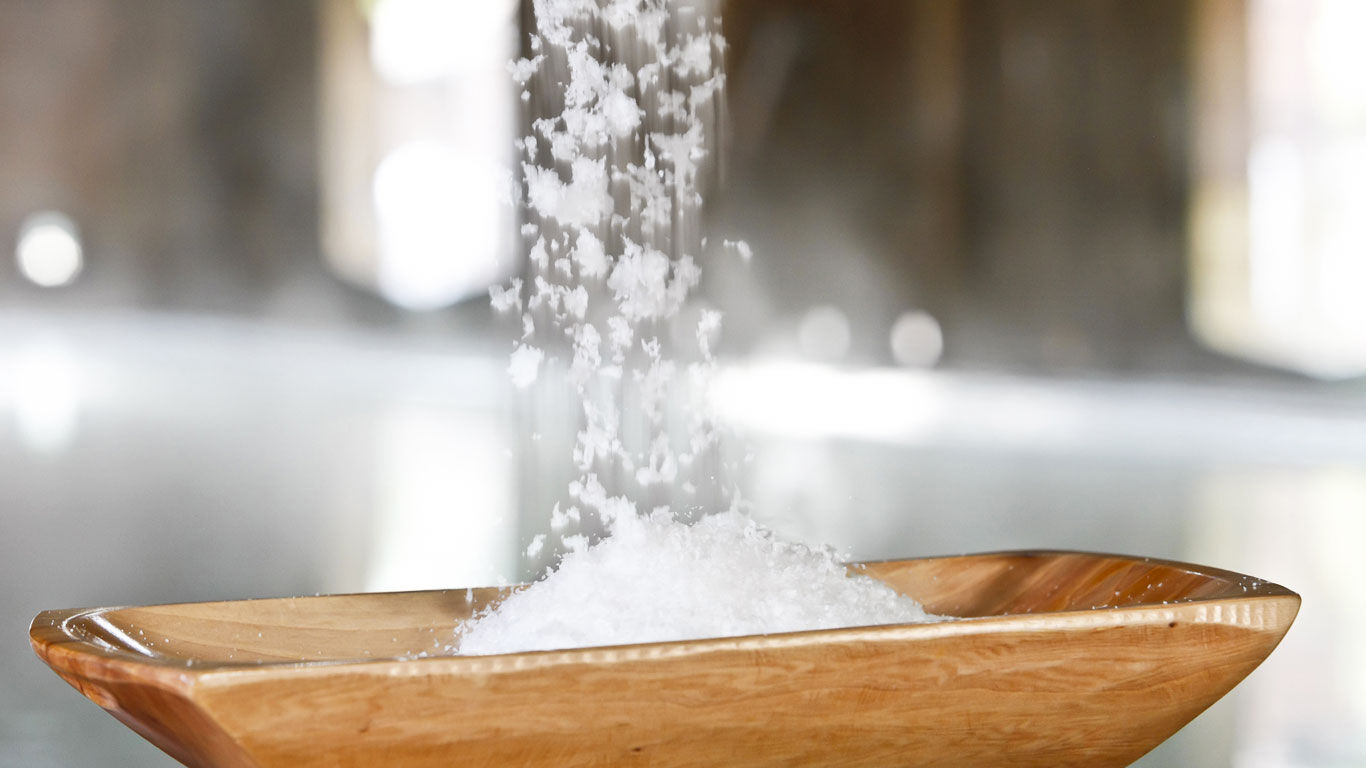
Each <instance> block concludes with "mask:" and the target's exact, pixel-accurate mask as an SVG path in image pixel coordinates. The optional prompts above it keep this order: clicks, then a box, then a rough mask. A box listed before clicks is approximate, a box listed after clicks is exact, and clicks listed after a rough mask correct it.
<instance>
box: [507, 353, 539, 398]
mask: <svg viewBox="0 0 1366 768" xmlns="http://www.w3.org/2000/svg"><path fill="white" fill-rule="evenodd" d="M543 356H544V353H542V352H541V350H539V349H537V348H535V347H532V346H528V345H526V344H519V345H518V346H517V348H516V349H514V350H513V351H512V361H511V362H510V363H509V364H508V376H509V377H511V378H512V384H513V386H515V387H517V388H518V389H526V388H527V387H529V386H531V384H532V382H534V381H536V376H537V374H538V373H539V372H540V368H541V358H542V357H543Z"/></svg>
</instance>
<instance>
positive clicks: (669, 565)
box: [457, 0, 927, 654]
mask: <svg viewBox="0 0 1366 768" xmlns="http://www.w3.org/2000/svg"><path fill="white" fill-rule="evenodd" d="M533 10H534V16H535V23H536V29H535V33H534V34H533V35H532V36H531V38H530V41H531V42H530V44H531V56H530V57H529V58H525V59H521V60H519V61H516V62H514V63H513V64H512V67H511V69H512V75H513V78H514V79H515V80H516V81H517V82H518V83H519V84H520V85H521V87H522V88H523V89H524V90H523V92H522V100H523V102H524V104H525V107H526V110H527V111H528V113H529V115H530V125H531V128H532V130H531V131H530V133H529V134H528V135H526V136H524V137H523V138H522V139H521V140H520V141H519V142H518V148H519V151H520V152H521V153H522V159H523V162H522V166H521V171H522V173H521V176H522V185H521V189H520V192H521V201H520V202H521V204H522V208H523V212H524V219H525V223H524V224H523V227H522V235H523V237H524V238H525V239H526V242H527V248H528V253H529V260H528V261H529V264H528V272H527V273H526V274H524V276H523V277H521V278H516V279H514V280H512V281H511V283H510V284H509V285H507V286H503V287H496V288H494V289H493V290H492V291H491V297H492V303H493V306H494V308H495V309H497V310H499V311H502V312H508V313H514V314H516V315H518V316H519V317H520V320H521V338H520V339H519V341H518V342H517V343H516V346H515V347H514V349H513V351H512V354H511V361H510V365H509V368H508V372H509V375H510V377H511V379H512V382H513V384H514V385H516V386H517V387H520V388H526V387H530V386H533V385H535V384H536V383H537V382H538V380H540V379H542V378H543V377H544V372H545V371H546V369H548V368H551V367H558V368H562V369H563V370H564V371H565V378H566V379H567V381H568V382H569V384H570V385H571V386H572V387H573V388H574V391H575V393H576V395H577V400H578V402H579V404H580V409H581V413H580V418H581V425H582V426H581V429H580V430H579V432H578V436H577V439H576V441H575V444H574V447H573V461H574V466H575V470H576V472H577V477H576V478H575V479H574V480H573V481H572V482H571V483H570V485H569V488H568V497H567V499H568V502H567V503H566V504H564V505H558V504H557V505H556V506H555V508H554V509H553V510H552V511H551V527H552V530H553V531H554V532H555V533H556V534H557V536H558V540H557V541H555V542H550V543H549V544H550V546H554V547H555V548H556V550H557V552H559V553H561V554H562V555H563V559H562V560H561V561H560V563H559V565H558V567H557V568H555V569H554V570H553V571H552V572H551V573H549V574H548V575H547V577H546V578H544V579H542V580H541V581H538V582H536V583H535V584H533V585H532V586H531V587H529V588H527V589H525V590H522V591H520V592H518V593H516V594H514V595H512V596H511V597H509V598H507V599H506V600H504V601H503V602H502V603H501V605H500V606H499V607H498V608H497V609H496V610H494V611H493V612H490V613H486V614H484V615H481V616H478V617H476V618H475V619H474V620H472V621H471V622H468V623H466V624H464V625H463V626H461V627H460V629H459V631H458V639H457V644H458V649H459V651H460V652H461V653H471V654H488V653H509V652H515V651H522V650H535V649H549V648H565V647H582V646H593V645H608V644H616V643H624V642H646V641H650V640H670V639H689V638H698V637H716V636H726V635H739V634H752V633H763V632H778V631H791V630H798V629H814V628H827V627H836V626H856V625H868V624H880V623H894V622H907V621H924V620H927V616H926V614H925V613H924V611H923V610H922V609H921V608H920V606H919V605H918V604H917V603H915V602H914V601H913V600H910V599H909V598H905V597H902V596H900V595H897V594H896V593H895V592H894V591H892V590H891V589H889V588H888V587H886V586H885V585H883V584H881V583H880V582H877V581H875V580H873V579H869V578H867V577H863V576H849V575H847V573H846V571H845V568H844V566H842V565H840V564H839V563H838V561H837V560H836V558H835V557H834V555H833V553H832V552H830V551H829V550H826V549H812V548H808V547H805V546H803V545H800V544H790V543H785V542H782V541H780V540H778V539H777V538H775V537H774V536H773V535H772V534H771V533H770V532H768V531H766V530H764V529H762V528H760V527H759V526H758V525H757V524H755V523H754V522H753V521H751V520H749V519H748V518H747V517H746V516H745V515H744V514H743V512H742V511H741V509H740V508H741V506H742V504H741V502H740V499H739V494H738V492H737V491H735V490H733V488H734V486H727V485H725V481H726V478H725V477H724V475H725V472H724V471H723V470H724V467H722V465H721V462H720V459H719V457H718V453H719V452H718V432H717V429H716V426H715V425H714V423H713V422H712V420H711V417H710V413H709V410H708V409H707V408H706V407H705V399H706V394H707V392H706V388H707V383H708V381H709V380H710V376H711V373H712V371H713V369H714V367H715V361H714V357H713V350H712V347H713V344H714V343H715V341H716V338H717V336H718V334H719V333H720V329H721V315H720V314H719V313H718V312H716V311H713V310H710V309H706V308H694V307H692V306H691V305H690V302H689V300H690V297H691V294H692V292H693V290H694V289H695V288H696V287H697V286H698V284H699V282H700V280H701V277H702V269H701V265H700V260H701V258H702V254H703V251H704V249H705V247H706V240H705V239H704V238H703V236H702V226H701V218H702V202H703V195H702V191H703V190H704V189H706V188H708V186H710V185H712V184H714V183H715V179H716V174H717V170H718V168H719V162H718V155H719V151H720V147H719V140H720V137H721V134H722V123H723V110H722V107H723V90H724V85H725V75H724V73H723V69H722V67H721V61H722V57H723V55H724V52H725V42H724V40H723V38H722V37H721V35H720V20H719V18H718V16H717V12H716V11H717V9H716V6H715V4H714V0H692V1H691V2H667V1H666V0H535V2H534V4H533ZM721 246H722V247H721V248H719V249H713V251H712V252H713V253H719V255H721V256H722V257H725V256H728V255H729V256H734V257H738V258H743V259H746V260H747V259H748V258H749V257H750V249H749V246H748V245H746V244H745V243H743V242H733V241H726V242H724V243H722V244H721ZM688 310H693V311H688ZM683 316H687V317H688V318H689V322H690V323H691V327H689V328H684V329H680V328H679V327H678V323H679V319H680V318H681V317H683ZM680 330H681V331H682V332H680ZM716 499H719V500H721V501H722V502H723V503H722V504H720V505H718V506H717V507H714V508H707V507H708V504H707V500H716ZM708 513H710V514H708ZM546 545H547V541H546V540H545V538H544V537H543V536H541V537H537V538H536V539H535V540H533V542H532V544H531V547H530V548H529V550H528V554H529V555H532V556H535V555H536V554H537V553H538V552H539V551H540V550H541V548H542V547H544V546H546Z"/></svg>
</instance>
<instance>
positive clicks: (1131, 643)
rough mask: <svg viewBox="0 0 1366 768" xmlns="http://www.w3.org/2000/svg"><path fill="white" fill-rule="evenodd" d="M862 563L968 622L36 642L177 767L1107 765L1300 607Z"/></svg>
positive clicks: (1021, 567)
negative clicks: (484, 645) (471, 651)
mask: <svg viewBox="0 0 1366 768" xmlns="http://www.w3.org/2000/svg"><path fill="white" fill-rule="evenodd" d="M862 567H864V568H865V569H866V572H867V573H868V574H869V575H872V576H874V577H876V578H878V579H881V580H883V581H885V582H887V583H888V584H890V585H892V586H893V587H894V588H895V589H897V590H899V591H901V592H903V593H905V594H907V595H910V596H912V597H914V598H916V599H918V600H920V601H921V602H923V603H924V604H925V606H926V608H927V609H928V610H930V611H932V612H935V613H940V614H948V615H952V616H959V617H964V619H963V620H961V621H949V622H943V623H937V624H920V625H889V626H879V627H864V628H854V629H838V630H822V631H814V632H796V633H790V634H780V635H766V636H751V637H739V638H728V639H714V640H700V641H687V642H670V643H653V644H648V645H633V646H617V647H611V648H596V649H580V650H567V651H550V652H539V653H518V654H510V655H505V656H485V657H473V656H471V657H459V656H451V655H449V653H447V652H444V651H442V650H440V649H441V648H443V647H444V646H445V645H446V644H447V643H448V642H450V641H451V639H452V629H453V626H454V624H455V622H456V620H458V619H462V618H465V617H467V616H469V615H470V614H471V612H472V611H475V610H478V609H479V608H481V607H483V606H484V605H486V604H488V603H490V602H492V601H496V600H497V599H499V597H500V596H501V595H502V594H505V591H503V590H498V589H475V590H472V591H469V592H467V591H466V590H445V591H433V592H406V593H392V594H368V595H338V596H328V597H302V598H288V599H271V600H244V601H234V602H218V603H192V604H184V605H163V606H150V607H141V608H96V609H93V610H66V611H47V612H44V613H42V614H40V615H39V616H38V617H37V618H36V619H35V620H34V622H33V626H32V628H31V629H30V638H31V641H32V644H33V649H34V651H36V652H37V654H38V655H39V656H40V657H41V658H42V659H43V661H45V662H47V663H48V664H49V665H50V666H51V667H52V668H53V669H54V670H56V672H57V674H59V675H61V676H62V678H63V679H65V680H66V681H67V682H68V683H70V684H71V685H73V686H75V687H76V689H77V690H79V691H80V692H81V693H83V694H85V695H86V696H87V697H89V698H90V699H91V700H93V701H94V702H95V703H97V704H99V705H100V706H101V707H104V708H105V709H106V710H108V711H109V712H110V713H111V714H113V715H114V716H115V717H117V718H118V719H119V720H121V721H123V722H124V723H125V724H127V725H128V726H129V727H130V728H132V729H133V730H135V731H137V732H138V733H140V734H142V735H143V736H144V737H146V738H147V739H148V740H150V741H151V742H152V743H154V744H156V745H157V746H158V747H160V748H161V749H163V750H165V751H166V752H167V753H169V754H170V755H171V756H173V757H175V758H176V759H177V760H180V761H181V762H183V763H185V764H186V765H190V766H221V767H223V768H229V767H231V768H246V767H248V766H290V767H291V768H306V767H307V766H381V765H382V766H442V767H443V768H446V767H448V766H452V765H460V766H557V767H562V766H607V765H613V766H616V765H625V766H633V765H651V766H714V765H726V766H737V767H738V766H777V765H784V766H793V765H820V766H892V765H944V766H971V765H1011V766H1035V765H1037V766H1056V765H1063V764H1072V765H1086V766H1105V765H1125V764H1127V763H1129V762H1131V761H1133V760H1135V759H1137V758H1138V757H1139V756H1141V755H1142V754H1143V753H1145V752H1147V751H1148V750H1150V749H1152V748H1153V747H1154V746H1156V745H1157V744H1158V743H1160V742H1161V741H1163V740H1164V739H1166V738H1167V737H1168V736H1170V735H1171V734H1172V733H1174V732H1176V730H1177V729H1179V728H1180V727H1181V726H1183V725H1185V724H1186V723H1187V722H1189V721H1190V720H1191V719H1192V718H1193V717H1195V716H1196V715H1197V714H1199V713H1200V712H1201V711H1202V710H1204V709H1205V708H1206V707H1208V706H1209V705H1210V704H1212V703H1213V702H1214V701H1215V700H1217V699H1218V698H1219V697H1221V696H1223V695H1224V694H1225V693H1227V692H1228V691H1229V690H1230V689H1232V688H1233V686H1234V685H1236V684H1237V683H1238V682H1239V681H1240V680H1242V679H1243V678H1244V677H1245V676H1246V675H1247V674H1248V673H1249V672H1251V671H1252V670H1253V669H1254V668H1255V667H1256V666H1257V665H1258V664H1260V663H1261V661H1262V660H1263V659H1265V658H1266V657H1267V655H1268V654H1270V653H1271V651H1272V649H1274V648H1275V647H1276V644H1277V643H1278V642H1280V639H1281V637H1282V636H1283V635H1284V634H1285V632H1286V630H1287V629H1288V628H1289V627H1290V623H1291V622H1292V621H1293V620H1294V617H1295V614H1296V612H1297V611H1298V609H1299V604H1300V598H1299V596H1298V595H1296V594H1295V593H1293V592H1291V591H1289V590H1287V589H1285V588H1284V587H1280V586H1277V585H1275V584H1269V583H1267V582H1264V581H1259V580H1257V579H1253V578H1251V577H1248V576H1242V575H1239V574H1236V573H1230V572H1227V571H1221V570H1217V569H1213V568H1205V567H1202V566H1195V565H1186V564H1181V563H1172V562H1164V561H1158V560H1149V559H1141V558H1130V557H1120V556H1113V555H1094V554H1083V553H1067V552H1019V553H1002V554H987V555H970V556H963V557H943V558H932V559H924V560H903V561H893V562H881V563H868V564H866V565H865V566H862ZM423 653H426V654H429V655H428V656H425V657H421V658H410V657H414V656H418V655H420V654H423Z"/></svg>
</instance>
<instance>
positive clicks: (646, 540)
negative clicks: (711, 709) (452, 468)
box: [457, 512, 938, 655]
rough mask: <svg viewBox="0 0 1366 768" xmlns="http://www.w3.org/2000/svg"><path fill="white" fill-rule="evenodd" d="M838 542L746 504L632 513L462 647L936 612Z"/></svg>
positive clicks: (517, 597) (464, 638)
mask: <svg viewBox="0 0 1366 768" xmlns="http://www.w3.org/2000/svg"><path fill="white" fill-rule="evenodd" d="M937 618H938V617H935V616H932V615H929V614H927V613H925V611H924V609H923V608H921V606H920V604H919V603H917V602H915V601H914V600H912V599H910V598H908V597H904V596H902V595H899V594H897V593H896V592H895V591H893V590H892V589H891V588H890V587H888V586H887V585H886V584H883V583H882V582H880V581H877V580H875V579H872V578H869V577H867V576H862V575H857V574H855V575H848V574H847V572H846V569H845V566H843V565H841V564H840V563H839V562H838V561H837V560H836V559H835V558H834V556H833V555H832V554H831V553H830V552H829V551H826V550H816V549H811V548H809V547H806V546H803V545H801V544H792V543H788V542H784V541H781V540H779V539H778V538H776V537H775V536H774V535H773V534H772V533H771V532H769V531H767V530H765V529H764V528H762V527H760V526H759V525H758V524H756V523H755V522H754V521H753V520H751V519H749V518H747V517H745V516H744V515H742V514H740V513H738V512H722V513H718V514H714V515H709V516H707V517H704V518H702V519H701V520H700V521H698V522H697V523H694V524H692V525H686V524H684V523H680V522H677V521H675V520H674V519H672V518H671V517H670V516H669V515H667V514H652V515H648V516H644V517H635V516H627V517H623V518H621V519H619V520H618V522H617V525H616V528H615V530H614V532H613V535H612V536H611V537H610V538H608V539H604V540H603V541H601V542H599V543H598V544H597V545H596V546H593V547H592V548H589V549H586V550H582V551H579V552H570V553H569V554H567V555H566V556H565V557H564V560H563V561H562V562H561V563H560V566H559V568H557V569H556V570H555V571H554V572H553V573H552V574H551V575H550V576H549V577H548V578H546V579H545V580H544V581H541V582H538V583H536V584H535V585H533V586H531V587H530V588H527V589H524V590H522V591H519V592H516V593H514V594H512V595H510V596H508V597H507V598H506V599H505V600H503V602H502V603H501V604H500V605H499V606H498V607H497V609H496V610H494V611H492V612H490V613H486V614H484V615H482V616H480V617H478V618H477V619H476V620H473V621H471V622H468V623H466V624H464V625H463V626H462V627H461V628H460V630H459V636H458V640H457V650H458V651H459V652H460V653H462V654H470V655H486V654H497V653H517V652H521V651H533V650H552V649H559V648H584V647H591V646H603V645H619V644H627V643H648V642H657V641H665V640H688V639H697V638H707V637H733V636H739V635H754V634H772V633H777V632H792V631H799V630H810V629H831V628H836V627H850V626H868V625H876V624H901V623H918V622H926V621H934V620H936V619H937Z"/></svg>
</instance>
